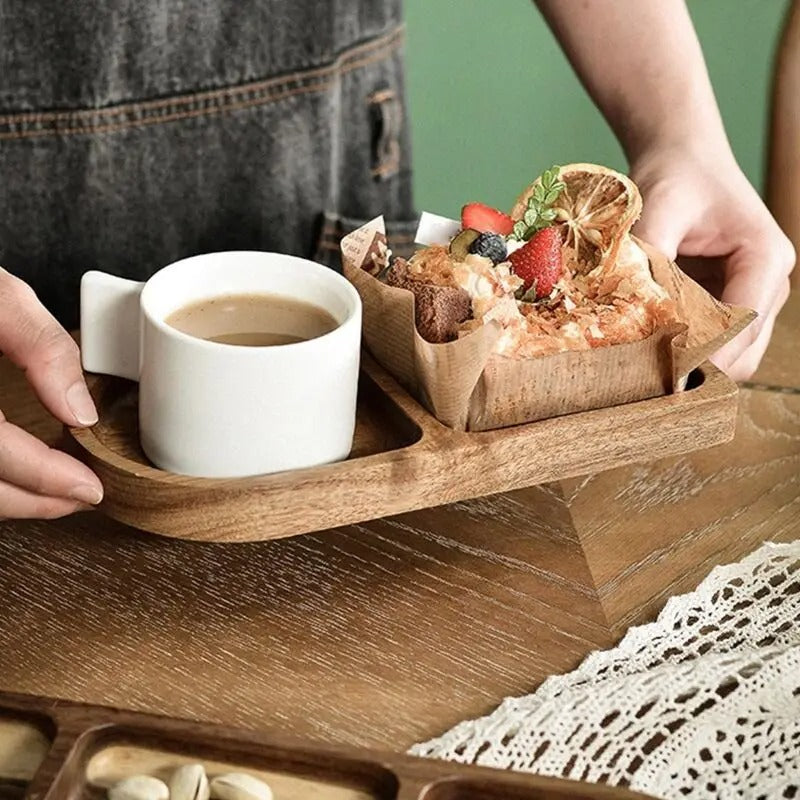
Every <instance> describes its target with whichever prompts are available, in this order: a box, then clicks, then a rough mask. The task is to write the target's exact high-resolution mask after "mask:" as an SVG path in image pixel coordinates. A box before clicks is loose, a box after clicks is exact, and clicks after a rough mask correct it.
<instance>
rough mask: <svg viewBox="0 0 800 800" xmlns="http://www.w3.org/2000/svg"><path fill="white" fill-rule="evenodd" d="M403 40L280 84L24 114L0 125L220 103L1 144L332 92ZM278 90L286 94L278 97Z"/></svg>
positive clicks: (15, 135)
mask: <svg viewBox="0 0 800 800" xmlns="http://www.w3.org/2000/svg"><path fill="white" fill-rule="evenodd" d="M403 34H404V26H402V25H401V26H399V27H398V28H397V29H395V30H394V31H392V32H391V33H390V34H387V35H385V36H383V37H381V38H380V39H376V40H373V41H372V42H369V43H367V44H363V45H358V46H357V47H355V48H352V49H351V50H348V51H346V52H344V53H342V54H341V55H340V56H339V57H338V58H337V59H336V61H335V62H334V63H333V64H330V65H328V66H326V67H321V68H315V69H313V70H307V71H303V72H295V73H292V74H291V75H289V76H281V77H279V78H273V79H269V80H267V81H260V82H258V83H251V84H246V85H244V86H236V87H227V88H225V89H218V90H214V91H213V92H197V93H194V94H191V95H179V96H176V97H172V98H168V99H163V100H153V101H146V102H143V103H131V104H127V105H125V106H118V107H115V108H113V109H96V110H94V109H83V110H77V111H66V112H46V113H37V112H25V113H23V114H12V115H6V116H2V117H0V124H5V125H9V124H14V123H19V122H37V123H42V122H59V121H61V120H69V121H78V120H81V119H84V118H89V119H92V118H93V119H97V118H103V117H114V116H120V115H125V114H137V113H144V114H147V113H148V112H151V111H156V110H159V109H163V108H169V107H170V106H172V107H174V106H181V105H183V106H186V105H192V104H196V103H198V102H203V101H217V100H219V101H221V103H220V104H219V105H214V106H211V107H205V108H195V109H190V110H188V111H174V112H172V113H168V114H163V115H161V116H150V117H148V116H142V117H140V118H137V119H127V120H123V121H120V122H111V123H108V124H106V125H93V124H91V123H90V124H87V125H84V126H80V127H75V126H73V127H69V128H62V129H59V128H57V127H53V128H49V129H45V130H31V129H25V130H21V131H5V132H1V133H0V140H8V139H20V138H30V137H40V136H56V135H60V134H65V135H69V134H76V133H105V132H109V131H115V130H123V129H125V128H130V127H136V126H139V125H152V124H155V123H159V122H173V121H175V120H180V119H189V118H192V117H199V116H206V115H213V114H218V113H221V112H224V111H236V110H240V109H246V108H251V107H253V106H257V105H265V104H267V103H271V102H276V101H278V100H282V99H284V98H286V97H291V96H293V95H297V94H305V93H309V92H313V91H321V90H323V89H326V88H328V87H329V86H331V85H332V84H333V83H334V82H335V81H336V79H338V78H339V77H341V76H342V75H346V74H347V73H349V72H352V71H353V70H355V69H358V68H360V67H363V66H367V65H369V64H372V63H375V62H376V61H379V60H381V59H382V58H383V57H385V56H386V55H388V54H389V53H390V52H393V51H394V50H396V49H397V48H399V47H400V46H401V45H402V42H403V38H404V37H403ZM370 51H371V52H370ZM362 53H369V55H364V57H362V58H360V59H358V58H357V59H355V60H354V56H357V55H361V54H362ZM315 79H318V80H317V82H315V83H311V84H307V85H301V86H294V87H289V86H288V85H289V84H291V83H293V82H297V81H303V82H308V81H309V80H311V81H313V80H315ZM280 87H287V88H285V89H283V90H282V91H281V90H280ZM254 92H256V93H259V96H257V97H251V98H250V99H247V100H239V101H236V100H234V98H236V97H239V96H242V95H247V94H253V93H254Z"/></svg>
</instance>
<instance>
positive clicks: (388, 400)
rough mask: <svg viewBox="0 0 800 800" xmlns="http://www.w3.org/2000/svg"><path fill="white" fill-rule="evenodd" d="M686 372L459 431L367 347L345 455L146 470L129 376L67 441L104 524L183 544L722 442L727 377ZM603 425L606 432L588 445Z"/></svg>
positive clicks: (434, 501)
mask: <svg viewBox="0 0 800 800" xmlns="http://www.w3.org/2000/svg"><path fill="white" fill-rule="evenodd" d="M693 377H694V378H695V382H696V384H697V385H696V386H695V387H694V388H691V389H689V390H687V391H684V392H679V393H677V394H674V395H668V396H665V397H654V398H652V399H649V400H642V401H640V402H636V403H628V404H626V405H622V406H617V407H615V408H598V409H595V410H592V411H584V412H582V413H579V414H572V415H569V416H561V417H554V418H552V419H547V420H542V421H539V422H533V423H530V424H526V425H515V426H512V427H508V428H503V429H501V430H492V431H486V432H483V433H465V432H463V431H455V430H451V429H449V428H447V427H445V426H444V425H442V424H441V423H440V422H438V421H437V420H436V419H435V418H434V417H433V416H432V415H431V414H429V413H428V412H427V411H426V410H425V409H424V408H423V407H422V406H421V405H420V404H419V403H417V402H416V401H415V400H414V399H413V398H412V397H411V396H410V395H409V394H407V393H406V392H405V391H404V390H403V389H402V388H401V387H400V385H399V384H398V383H397V382H396V381H395V380H394V379H393V378H392V377H391V376H390V375H389V374H388V373H387V372H386V371H385V370H384V369H382V368H381V367H380V366H379V365H378V364H377V363H375V361H373V360H372V359H371V358H370V357H369V356H368V355H367V354H365V355H364V357H363V358H362V374H361V382H360V387H359V403H358V413H357V423H356V435H355V442H354V452H353V455H352V457H351V458H349V459H347V460H345V461H340V462H338V463H334V464H326V465H324V466H319V467H312V468H310V469H299V470H293V471H290V472H281V473H278V474H275V475H264V476H260V477H255V478H241V479H225V480H215V479H208V478H194V477H187V476H184V475H176V474H173V473H170V472H165V471H164V470H160V469H157V468H156V467H154V466H153V465H152V464H151V463H150V462H149V461H148V459H147V458H146V457H145V455H144V453H143V451H142V449H141V446H140V444H139V426H138V419H137V416H138V406H137V403H138V400H137V396H138V393H137V387H136V384H135V383H131V382H130V381H124V380H120V379H118V378H108V377H105V376H93V378H92V381H91V390H92V394H93V395H94V398H95V403H96V405H97V408H98V410H99V414H100V421H99V423H98V424H97V425H95V426H94V427H92V428H89V429H86V428H76V429H72V430H71V431H69V432H68V434H67V435H68V437H69V438H70V440H71V442H70V444H71V445H72V446H71V447H70V450H71V451H72V452H74V454H75V455H76V456H77V457H79V458H81V460H83V461H85V462H86V463H87V464H88V465H89V466H90V467H91V468H92V469H93V470H94V471H95V472H96V474H97V476H98V477H99V478H100V480H101V481H102V482H103V486H104V487H105V498H104V500H103V506H102V508H101V510H102V511H103V512H104V513H105V514H107V515H108V516H110V517H112V518H113V519H116V520H119V521H120V522H124V523H126V524H128V525H133V526H134V527H136V528H140V529H142V530H146V531H152V532H154V533H159V534H161V535H163V536H173V537H177V538H179V539H194V540H199V541H209V542H248V541H263V540H265V539H278V538H281V537H283V536H291V535H295V534H302V533H308V532H309V531H319V530H325V529H327V528H333V527H338V526H341V525H346V524H352V523H358V522H364V521H368V520H372V519H377V518H380V517H388V516H390V515H392V514H399V513H403V512H406V511H411V510H414V509H418V508H428V507H431V506H438V505H442V504H444V503H452V502H458V501H461V500H466V499H469V498H472V497H480V496H484V495H487V494H494V493H496V492H500V491H508V490H510V489H517V488H520V487H523V486H530V485H533V484H539V483H543V482H544V481H552V480H554V479H556V478H566V477H570V476H573V475H579V474H581V473H583V472H585V471H586V470H587V469H592V470H593V471H601V470H606V469H610V468H612V467H618V466H622V465H627V464H630V463H637V462H642V461H647V460H652V459H653V458H656V457H659V456H667V455H674V454H676V453H686V452H688V451H691V450H696V449H698V448H703V447H708V446H710V445H714V444H719V443H721V442H726V441H730V439H731V438H732V437H733V434H734V428H735V423H736V395H737V390H736V385H735V384H734V383H733V382H732V381H731V380H730V379H729V378H728V377H727V376H726V375H724V374H723V373H722V372H720V371H719V370H718V369H716V368H715V367H714V366H712V365H711V364H705V365H704V366H703V368H702V369H700V370H696V371H695V373H693ZM609 429H613V430H614V436H613V440H610V441H608V440H607V441H606V442H605V445H604V446H603V447H597V445H596V443H597V441H598V440H600V439H604V438H605V437H606V432H607V431H608V430H609Z"/></svg>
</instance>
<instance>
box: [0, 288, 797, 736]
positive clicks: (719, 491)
mask: <svg viewBox="0 0 800 800" xmlns="http://www.w3.org/2000/svg"><path fill="white" fill-rule="evenodd" d="M798 329H800V294H796V295H795V296H794V297H792V298H791V300H790V302H789V304H788V305H787V308H786V310H785V311H784V313H783V315H782V316H781V318H780V319H779V321H778V324H777V326H776V332H775V338H774V342H773V344H772V346H771V349H770V351H769V354H768V356H767V358H766V360H765V362H764V365H763V367H762V369H761V370H760V372H759V375H758V376H757V379H758V380H759V381H761V382H763V383H765V384H777V385H782V386H789V387H800V360H798V359H797V357H796V336H797V331H798ZM0 387H2V388H0V407H2V408H3V410H4V412H5V413H6V415H7V416H8V417H9V418H10V419H12V420H13V421H15V422H17V423H18V424H22V425H23V426H24V427H26V428H28V429H29V430H32V431H35V432H37V433H38V434H39V435H41V436H43V437H45V438H46V439H49V440H51V441H54V440H55V439H56V438H57V437H58V435H59V433H60V428H59V426H58V425H56V424H54V423H53V422H52V421H51V420H48V419H47V417H46V415H45V414H44V413H43V411H42V410H41V408H40V407H39V406H38V404H37V403H36V402H35V401H34V400H33V399H32V396H31V394H30V392H29V391H28V389H27V388H26V386H25V384H24V381H23V380H22V378H21V376H20V375H19V374H18V373H17V372H16V371H14V370H13V369H12V368H11V367H10V366H9V364H8V363H7V362H5V361H4V360H2V359H0ZM799 481H800V394H788V393H781V392H778V391H774V390H767V389H745V390H743V391H742V393H741V396H740V414H739V427H738V430H737V437H736V439H735V440H734V442H732V443H731V444H728V445H724V446H721V447H717V448H714V449H712V450H708V451H703V452H699V453H696V454H693V455H689V456H685V457H677V458H671V459H666V460H663V461H659V462H656V463H653V464H649V465H638V466H631V467H627V468H623V469H617V470H613V471H611V472H606V473H602V474H599V475H590V476H586V477H584V478H579V479H573V480H570V481H562V482H560V483H558V484H548V485H546V486H541V487H532V488H530V489H523V490H519V491H515V492H510V493H507V494H502V495H496V496H493V497H490V498H484V499H479V500H474V501H470V502H464V503H458V504H454V505H451V506H446V507H441V508H436V509H429V510H426V511H420V512H414V513H410V514H406V515H402V516H398V517H393V518H389V519H384V520H379V521H376V522H372V523H368V524H364V525H357V526H351V527H346V528H340V529H336V530H331V531H327V532H324V533H320V534H312V535H306V536H300V537H296V538H293V539H287V540H280V541H274V542H263V543H252V544H240V545H213V544H199V543H191V542H183V541H176V540H168V539H162V538H159V537H155V536H152V535H148V534H143V533H140V532H138V531H135V530H132V529H130V528H126V527H125V526H123V525H121V524H117V523H115V522H112V521H110V520H108V519H106V518H104V517H103V516H102V515H101V514H100V513H86V514H80V515H75V516H73V517H71V518H68V519H64V520H60V521H54V522H43V521H35V522H15V521H6V522H0V596H1V597H2V614H0V689H2V690H7V691H15V692H27V693H32V694H42V695H50V696H57V697H63V698H66V699H70V700H78V701H85V702H89V703H97V704H108V705H117V706H120V707H124V708H130V709H135V710H143V711H150V712H156V713H163V714H169V715H174V716H182V717H189V718H195V719H203V720H210V721H217V722H222V723H226V724H233V725H240V726H245V727H251V728H259V729H263V728H273V727H274V728H279V729H280V730H281V731H282V732H285V733H287V734H292V735H301V736H307V737H309V738H313V739H318V740H327V741H332V742H346V743H350V744H355V745H365V746H374V747H380V748H383V749H391V750H399V749H405V748H406V747H408V746H409V745H411V744H412V743H413V742H415V741H419V740H424V739H427V738H429V737H432V736H435V735H438V734H439V733H441V732H443V731H444V730H446V729H447V728H449V727H450V726H452V725H453V724H454V723H456V722H458V721H460V720H462V719H464V718H467V717H472V716H476V715H480V714H483V713H487V712H488V711H490V710H491V709H492V708H494V707H495V706H496V705H497V703H498V702H500V701H501V700H502V699H503V698H504V697H505V696H507V695H514V694H521V693H527V692H529V691H531V690H532V689H533V688H535V687H536V686H537V685H538V683H540V682H541V680H542V679H543V678H544V677H546V676H547V675H549V674H552V673H556V672H561V671H564V670H567V669H570V668H573V667H574V666H576V665H577V664H578V663H579V662H580V660H581V659H582V658H583V657H584V655H585V654H586V653H588V652H589V651H590V650H593V649H597V648H602V647H607V646H609V645H611V644H612V643H613V642H614V641H615V640H616V639H617V638H618V637H619V635H620V633H621V632H622V631H623V630H624V628H625V627H626V626H627V625H629V624H630V623H631V622H634V621H637V620H641V619H644V618H647V617H651V616H652V615H653V614H654V613H655V612H656V611H657V610H658V608H659V607H660V606H661V605H662V604H663V602H664V600H665V598H666V597H667V596H668V595H670V594H673V593H675V592H679V591H687V590H690V589H691V588H692V587H693V586H694V585H696V583H697V582H698V581H699V579H700V578H702V576H703V575H704V574H705V573H707V572H708V570H709V569H710V568H711V567H713V566H714V565H715V564H717V563H720V562H722V561H727V560H731V559H732V558H736V557H739V556H740V555H742V554H743V553H744V552H747V551H749V550H752V549H753V548H754V547H755V546H757V545H758V543H760V542H761V541H763V540H764V539H773V540H780V539H792V538H796V537H797V535H798V534H797V529H798V526H797V522H798V519H799V518H800V489H799V488H798V482H799Z"/></svg>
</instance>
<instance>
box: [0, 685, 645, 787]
mask: <svg viewBox="0 0 800 800" xmlns="http://www.w3.org/2000/svg"><path fill="white" fill-rule="evenodd" d="M189 763H201V764H203V766H204V767H205V769H206V773H207V774H208V776H209V778H213V777H215V776H217V775H220V774H224V773H226V772H246V773H249V774H251V775H253V776H254V777H256V778H259V779H260V780H263V781H265V782H266V783H267V784H269V786H270V787H271V788H272V791H273V795H274V800H311V799H312V798H313V800H395V798H396V800H578V799H579V798H583V799H584V800H602V799H603V798H606V799H607V800H611V798H614V800H636V798H640V799H642V800H646V798H645V796H644V795H641V794H637V793H634V792H630V791H628V790H626V789H621V788H616V787H609V786H600V785H594V784H587V783H578V782H575V781H568V780H562V779H559V778H546V777H540V776H534V775H522V774H518V773H510V772H505V771H500V770H494V769H486V768H480V767H472V766H463V765H457V764H453V763H450V762H446V761H437V760H430V759H422V758H414V757H411V756H406V755H402V754H397V753H382V752H373V751H369V750H364V749H360V748H355V747H341V746H339V747H331V746H324V745H308V744H306V743H302V742H296V741H294V742H292V741H289V740H285V739H281V738H277V737H274V736H272V735H268V734H263V733H254V732H252V731H246V730H237V729H235V728H226V727H222V726H216V725H212V724H209V723H202V722H190V721H188V720H178V719H171V718H168V717H158V716H151V715H147V714H138V713H135V712H130V711H120V710H117V709H114V708H103V707H100V706H86V705H79V704H74V703H67V702H64V701H60V700H52V699H47V698H37V697H31V696H26V695H13V694H5V693H0V800H21V799H22V798H29V800H33V799H34V798H36V800H79V798H80V800H100V799H101V798H105V797H106V793H107V789H108V787H109V786H111V785H112V784H113V783H115V782H116V781H119V780H121V779H123V778H126V777H130V776H132V775H141V774H146V775H151V776H153V777H156V778H160V779H161V780H164V781H168V779H169V776H170V774H171V773H172V771H173V770H174V769H176V768H177V767H179V766H181V765H183V764H189Z"/></svg>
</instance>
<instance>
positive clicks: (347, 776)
mask: <svg viewBox="0 0 800 800" xmlns="http://www.w3.org/2000/svg"><path fill="white" fill-rule="evenodd" d="M75 758H76V759H77V761H78V764H79V767H78V769H77V770H72V772H73V774H74V775H75V776H76V781H75V792H74V794H72V795H70V798H71V800H72V798H74V800H77V799H78V798H81V800H83V799H84V798H85V800H100V798H105V797H106V790H107V788H108V787H109V786H110V785H112V784H113V783H115V782H116V781H118V780H121V779H122V778H125V777H128V776H130V775H152V776H154V777H156V778H160V779H162V780H164V781H168V779H169V776H170V775H171V773H172V771H173V770H174V769H175V768H177V767H179V766H181V765H183V764H192V763H200V764H203V766H204V767H205V769H206V772H207V774H208V776H209V778H213V777H215V776H217V775H222V774H224V773H226V772H246V773H248V774H250V775H253V776H254V777H256V778H259V779H260V780H263V781H265V782H266V783H267V784H269V786H270V787H271V788H272V790H273V793H274V796H275V798H276V800H304V798H309V797H314V798H318V800H393V799H394V798H395V797H396V796H397V790H398V781H397V778H396V777H395V775H394V773H393V772H391V771H390V770H388V769H385V768H384V767H382V766H380V765H379V764H375V763H372V762H368V761H360V760H358V759H347V758H344V757H335V756H324V757H322V758H320V757H319V756H318V755H317V756H315V755H314V754H311V753H308V754H307V753H304V752H303V751H300V750H288V749H282V748H278V747H269V746H264V745H262V746H260V747H259V746H257V745H256V746H248V745H247V744H246V743H244V742H241V741H239V742H237V741H231V740H226V739H224V737H221V738H220V739H218V740H216V741H215V739H214V737H213V735H208V734H206V735H203V736H193V735H192V734H188V735H187V734H182V735H170V734H165V733H158V732H154V731H150V730H146V729H141V730H136V729H133V728H127V727H124V726H113V727H111V728H98V729H95V730H93V731H90V732H89V733H87V734H85V735H84V736H83V737H82V740H81V744H80V747H79V748H78V750H77V752H76V755H75Z"/></svg>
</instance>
